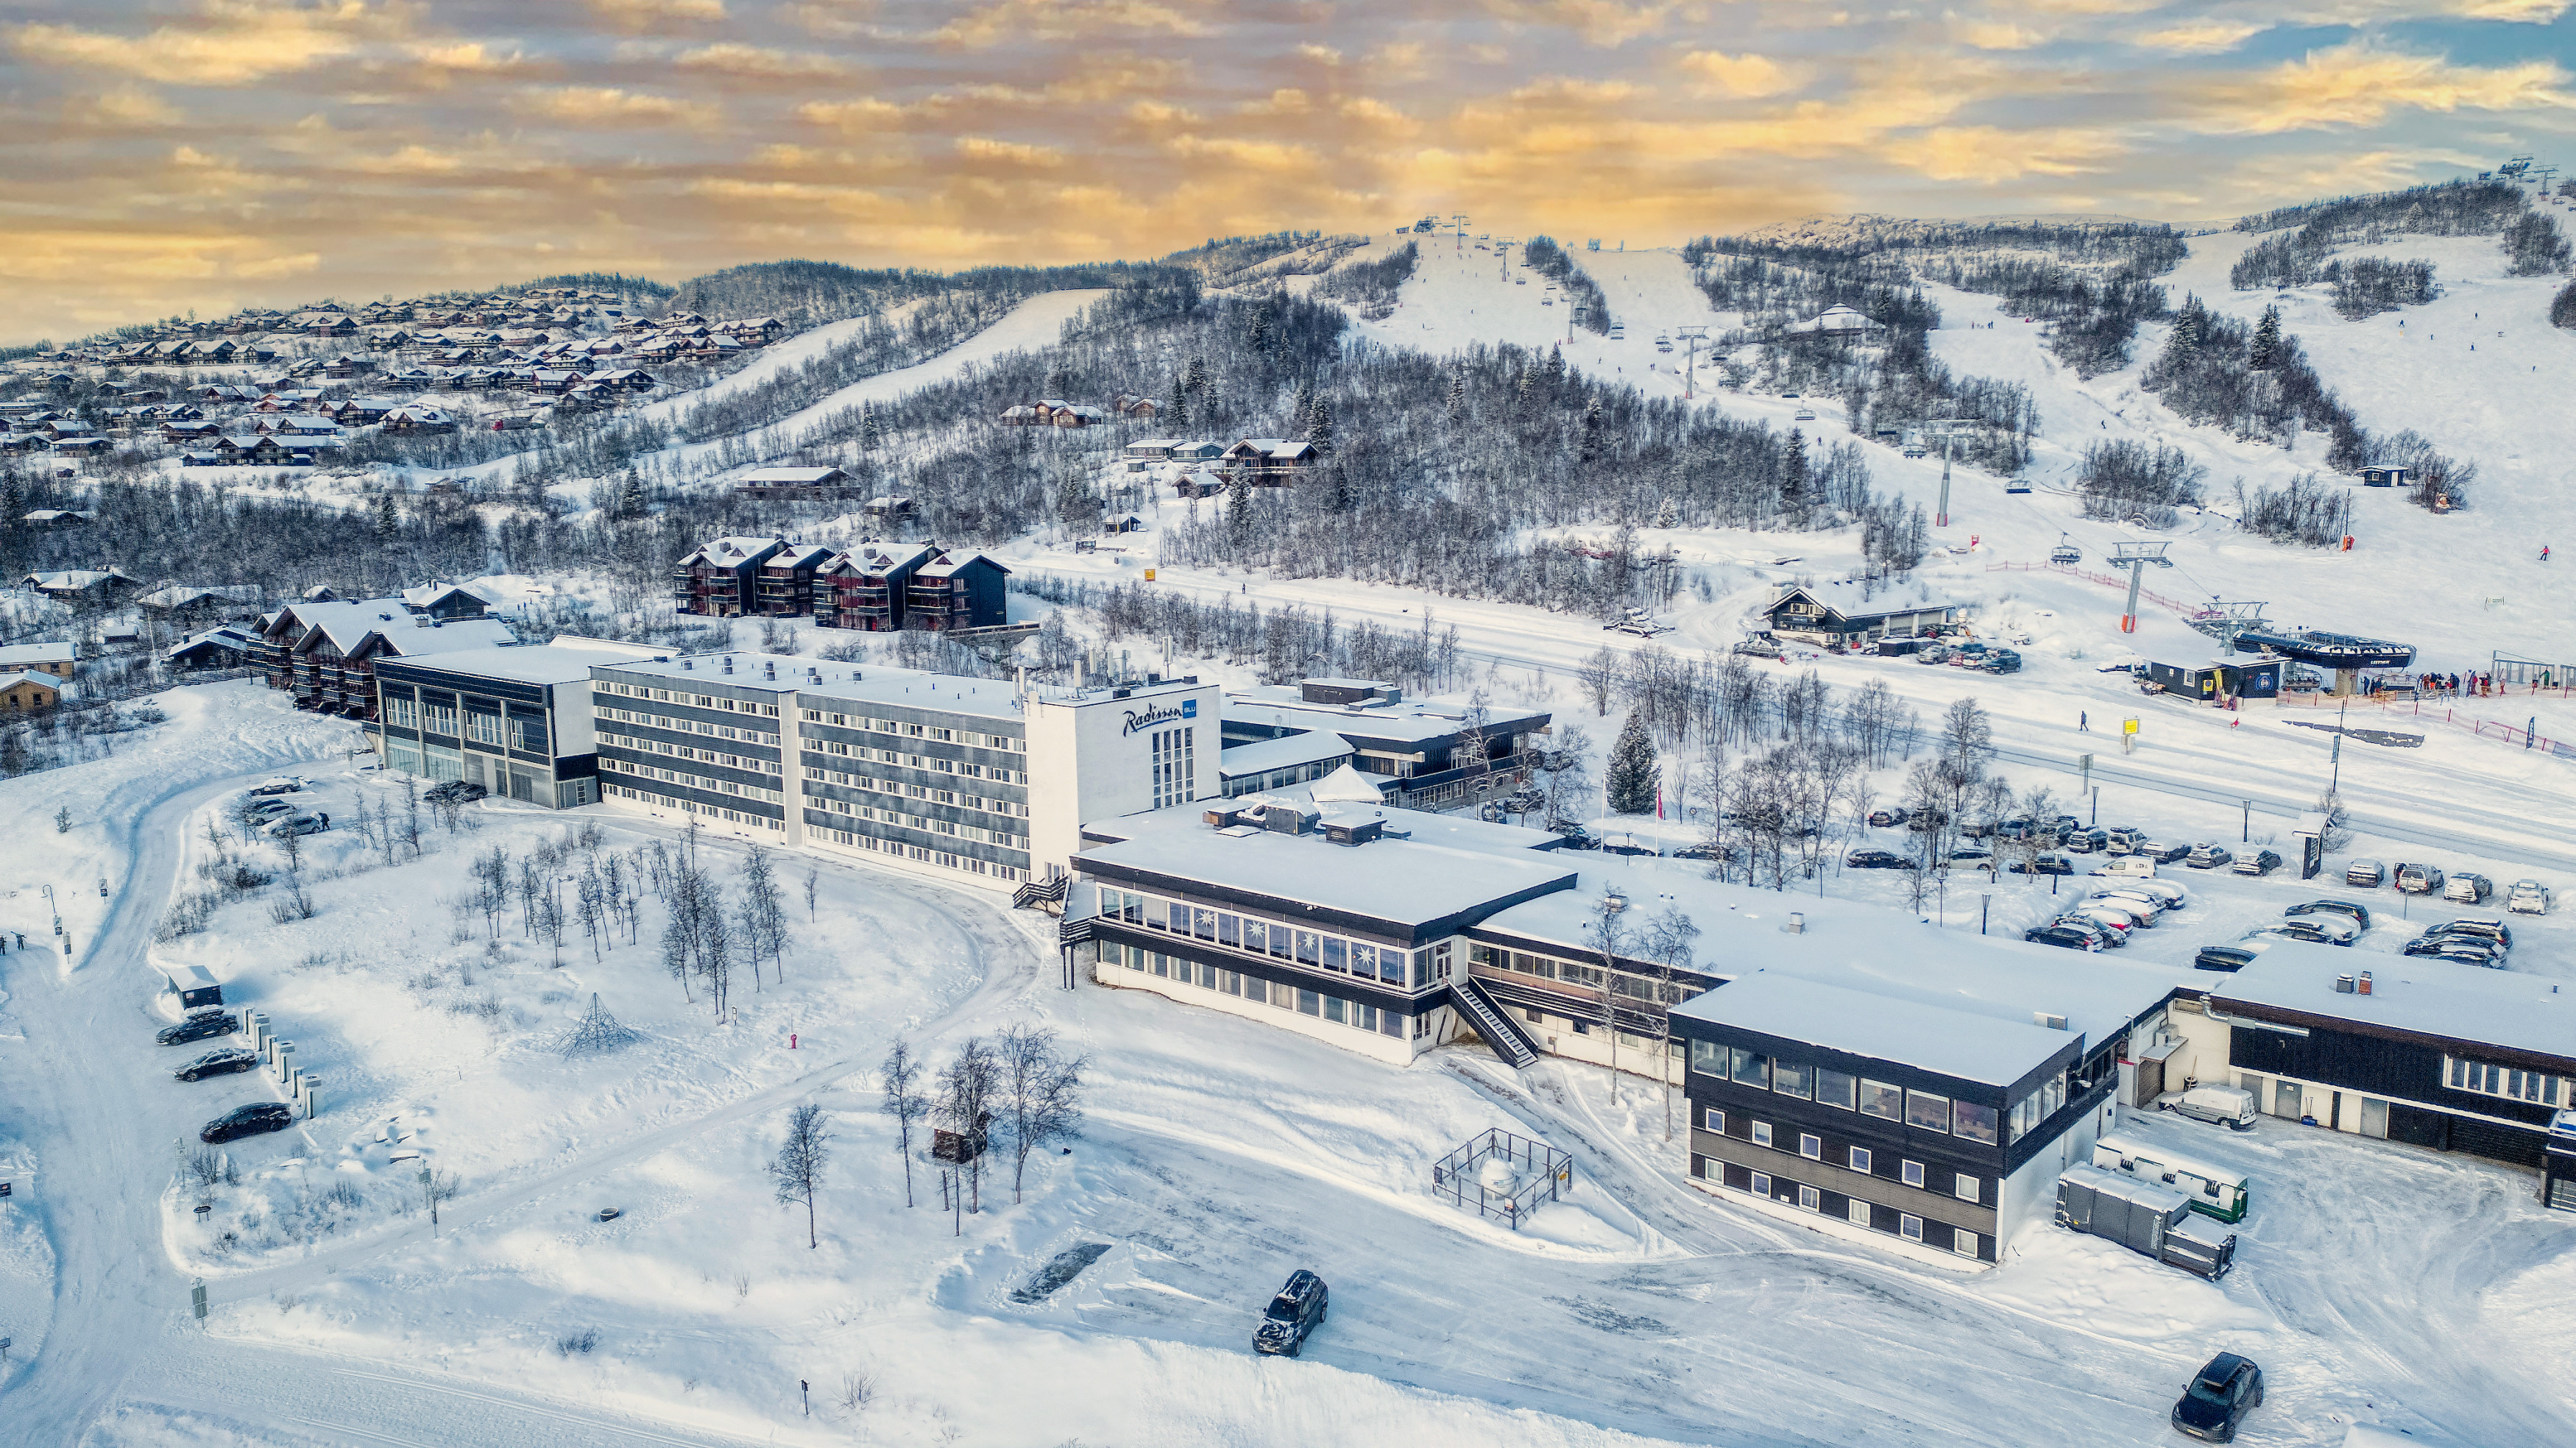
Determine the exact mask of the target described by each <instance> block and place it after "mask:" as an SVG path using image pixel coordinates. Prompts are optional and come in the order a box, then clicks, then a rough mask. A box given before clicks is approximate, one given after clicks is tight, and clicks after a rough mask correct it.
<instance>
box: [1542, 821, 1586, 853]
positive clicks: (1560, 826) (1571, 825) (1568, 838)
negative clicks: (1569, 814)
mask: <svg viewBox="0 0 2576 1448" xmlns="http://www.w3.org/2000/svg"><path fill="white" fill-rule="evenodd" d="M1547 829H1548V833H1550V834H1554V835H1563V836H1564V837H1565V842H1566V844H1567V845H1569V846H1571V847H1573V848H1575V849H1578V850H1588V849H1591V848H1592V832H1591V831H1590V830H1587V829H1585V828H1584V827H1583V826H1581V825H1579V824H1577V823H1575V822H1574V821H1573V820H1558V821H1557V822H1556V823H1554V824H1552V825H1549V826H1548V827H1547Z"/></svg>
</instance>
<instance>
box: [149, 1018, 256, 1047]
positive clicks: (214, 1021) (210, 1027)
mask: <svg viewBox="0 0 2576 1448" xmlns="http://www.w3.org/2000/svg"><path fill="white" fill-rule="evenodd" d="M240 1029H241V1018H240V1017H239V1016H230V1015H226V1014H224V1013H223V1012H221V1011H209V1012H207V1013H206V1014H204V1015H202V1016H190V1017H188V1018H187V1019H186V1020H184V1021H181V1022H180V1023H179V1024H177V1025H175V1026H163V1027H162V1028H161V1030H160V1033H159V1034H158V1035H155V1036H154V1037H153V1038H152V1039H153V1040H155V1041H158V1042H160V1043H161V1044H162V1045H165V1046H184V1045H186V1044H187V1043H188V1042H190V1041H202V1040H205V1039H206V1038H207V1037H209V1036H229V1035H231V1034H232V1033H233V1032H235V1031H238V1030H240Z"/></svg>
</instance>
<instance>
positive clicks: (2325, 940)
mask: <svg viewBox="0 0 2576 1448" xmlns="http://www.w3.org/2000/svg"><path fill="white" fill-rule="evenodd" d="M2257 935H2278V936H2282V937H2284V938H2286V939H2290V940H2304V941H2306V942H2307V943H2308V944H2310V945H2350V944H2352V943H2353V942H2354V941H2355V940H2358V939H2360V938H2361V927H2360V926H2358V925H2355V924H2353V923H2352V922H2351V921H2349V920H2346V919H2344V918H2343V917H2342V916H2340V915H2294V916H2291V917H2289V918H2287V919H2283V920H2275V921H2273V922H2272V923H2270V924H2268V925H2258V926H2256V927H2254V929H2252V930H2251V931H2248V932H2247V933H2246V936H2245V938H2246V939H2248V940H2251V939H2253V938H2254V937H2255V936H2257Z"/></svg>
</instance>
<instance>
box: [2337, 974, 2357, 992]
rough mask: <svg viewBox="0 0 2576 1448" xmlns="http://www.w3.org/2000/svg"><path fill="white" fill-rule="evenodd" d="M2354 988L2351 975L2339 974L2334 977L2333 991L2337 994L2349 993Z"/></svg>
mask: <svg viewBox="0 0 2576 1448" xmlns="http://www.w3.org/2000/svg"><path fill="white" fill-rule="evenodd" d="M2355 989H2356V987H2355V985H2354V983H2353V978H2352V977H2351V976H2348V975H2339V976H2336V977H2335V993H2336V994H2337V995H2351V994H2352V993H2353V991H2354V990H2355Z"/></svg>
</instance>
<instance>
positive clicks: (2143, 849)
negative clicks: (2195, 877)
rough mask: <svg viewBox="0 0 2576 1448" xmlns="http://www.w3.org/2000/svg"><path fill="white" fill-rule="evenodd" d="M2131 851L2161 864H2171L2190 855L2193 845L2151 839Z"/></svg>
mask: <svg viewBox="0 0 2576 1448" xmlns="http://www.w3.org/2000/svg"><path fill="white" fill-rule="evenodd" d="M2129 853H2130V854H2133V855H2142V856H2144V857H2146V858H2147V859H2150V860H2153V861H2155V862H2156V863H2157V864H2159V865H2170V864H2172V863H2173V862H2174V861H2176V860H2180V859H2183V858H2186V857H2187V856H2189V855H2190V854H2191V847H2190V846H2189V845H2169V844H2165V843H2164V842H2162V841H2160V840H2149V841H2147V842H2146V843H2145V844H2143V845H2140V846H2138V847H2137V848H2136V849H2133V850H2131V851H2130V852H2129Z"/></svg>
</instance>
